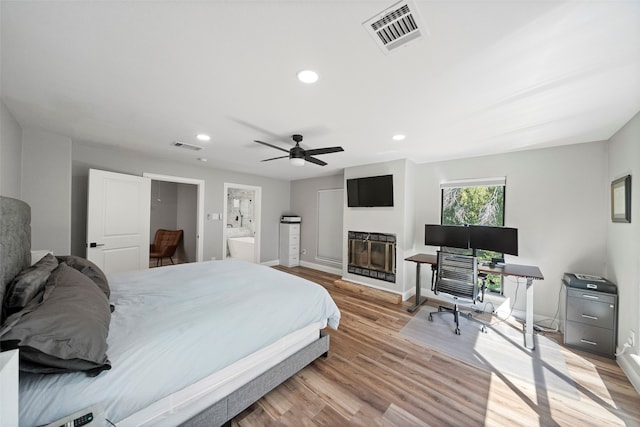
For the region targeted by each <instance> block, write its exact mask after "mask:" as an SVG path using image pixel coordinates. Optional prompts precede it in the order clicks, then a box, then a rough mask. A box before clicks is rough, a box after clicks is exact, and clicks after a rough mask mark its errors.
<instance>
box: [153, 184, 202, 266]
mask: <svg viewBox="0 0 640 427" xmlns="http://www.w3.org/2000/svg"><path fill="white" fill-rule="evenodd" d="M142 176H144V177H145V178H149V179H151V180H154V181H166V182H175V183H178V184H193V185H195V186H196V187H197V192H198V200H197V206H196V215H197V219H196V223H197V230H196V262H202V260H203V256H204V180H203V179H195V178H185V177H180V176H170V175H161V174H156V173H148V172H144V173H143V174H142Z"/></svg>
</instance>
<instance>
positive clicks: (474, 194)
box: [440, 177, 506, 294]
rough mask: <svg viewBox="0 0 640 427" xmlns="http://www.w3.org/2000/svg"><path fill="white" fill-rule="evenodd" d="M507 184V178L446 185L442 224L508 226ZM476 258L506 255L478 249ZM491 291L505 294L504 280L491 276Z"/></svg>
mask: <svg viewBox="0 0 640 427" xmlns="http://www.w3.org/2000/svg"><path fill="white" fill-rule="evenodd" d="M505 183H506V180H505V178H504V177H502V178H489V179H482V180H465V181H449V182H445V183H442V184H441V185H440V190H441V198H442V200H441V204H440V206H441V211H440V222H441V224H443V225H463V224H470V225H492V226H504V199H505ZM476 255H477V256H478V259H479V260H482V261H490V260H491V258H502V257H503V256H504V255H503V254H500V253H496V252H491V251H484V250H478V251H477V254H476ZM487 289H488V290H489V291H491V292H497V293H500V294H501V293H502V277H501V276H494V275H489V280H488V281H487Z"/></svg>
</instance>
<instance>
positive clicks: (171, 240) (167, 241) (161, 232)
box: [149, 228, 183, 267]
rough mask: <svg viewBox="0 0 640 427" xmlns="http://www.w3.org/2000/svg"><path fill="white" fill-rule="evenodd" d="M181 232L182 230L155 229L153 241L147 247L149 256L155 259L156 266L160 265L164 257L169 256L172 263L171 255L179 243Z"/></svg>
mask: <svg viewBox="0 0 640 427" xmlns="http://www.w3.org/2000/svg"><path fill="white" fill-rule="evenodd" d="M182 234H183V231H182V230H165V229H162V228H159V229H158V230H157V231H156V236H155V238H154V240H153V243H152V244H151V246H150V247H149V258H151V259H156V260H157V261H156V267H160V266H161V265H162V260H163V259H164V258H169V259H170V260H171V264H174V262H173V255H174V254H175V252H176V249H177V248H178V245H179V244H180V240H182Z"/></svg>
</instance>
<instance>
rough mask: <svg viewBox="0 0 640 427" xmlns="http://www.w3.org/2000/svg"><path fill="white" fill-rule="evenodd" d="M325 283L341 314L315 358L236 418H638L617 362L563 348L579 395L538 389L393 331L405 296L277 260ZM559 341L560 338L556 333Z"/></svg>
mask: <svg viewBox="0 0 640 427" xmlns="http://www.w3.org/2000/svg"><path fill="white" fill-rule="evenodd" d="M276 268H278V269H280V270H282V271H285V272H288V273H291V274H295V275H298V276H301V277H304V278H306V279H309V280H311V281H314V282H316V283H319V284H321V285H323V286H324V287H325V288H326V289H327V290H328V291H329V292H330V294H331V296H332V297H333V298H334V300H335V301H336V304H337V305H338V307H339V308H340V310H341V312H342V319H341V322H340V327H339V329H338V330H337V331H334V330H329V329H327V330H328V333H329V335H330V336H331V349H330V353H329V356H328V358H326V359H318V360H316V361H315V362H313V363H312V364H311V365H309V366H307V367H306V368H304V369H303V370H301V371H300V372H299V373H298V374H296V375H295V376H293V377H292V378H290V379H289V380H287V381H286V382H284V383H283V384H281V385H280V386H279V387H277V388H276V389H274V390H273V391H271V392H270V393H269V394H267V395H266V396H265V397H263V398H262V399H261V400H259V401H258V402H256V403H255V404H253V405H252V406H251V407H249V408H248V409H247V410H245V411H244V412H243V413H241V414H239V415H238V416H237V417H236V418H235V419H234V420H233V422H232V425H233V426H239V427H247V426H280V425H286V426H314V425H324V426H342V425H360V426H442V425H452V426H482V425H486V426H556V425H557V426H609V425H620V426H623V425H627V426H640V395H638V393H637V392H636V391H635V389H634V388H633V387H632V385H631V384H630V383H629V381H628V380H627V378H626V377H625V375H624V374H623V373H622V370H621V369H620V368H619V367H618V365H617V364H616V363H615V361H613V360H611V359H607V358H603V357H598V356H594V355H590V354H589V353H584V352H580V351H577V350H570V349H567V348H563V349H562V351H563V353H564V356H565V359H566V362H567V365H568V369H569V372H570V373H571V375H572V377H573V379H574V381H575V383H576V388H577V390H578V392H579V399H577V400H576V399H572V398H569V397H566V396H564V395H561V394H554V393H552V392H544V393H540V392H539V391H537V390H536V388H535V387H534V386H533V385H531V384H527V383H524V382H523V381H521V380H519V379H518V378H511V377H509V376H508V375H505V374H502V373H492V372H489V371H483V370H478V368H476V367H473V366H471V365H468V364H466V363H464V362H458V361H455V360H451V359H450V358H448V357H447V356H446V355H444V354H442V353H439V352H436V351H434V350H431V349H429V348H426V347H423V346H420V345H418V344H415V343H413V342H412V341H409V340H407V339H405V338H403V337H402V336H400V334H399V331H400V329H402V327H403V326H404V325H405V324H406V323H407V322H408V321H409V320H410V319H411V317H412V316H413V314H411V313H408V312H407V310H406V309H407V307H409V306H410V305H411V303H410V302H405V303H402V304H393V303H390V302H385V301H384V300H380V299H374V298H372V297H368V296H366V295H362V294H359V293H356V292H353V291H351V290H349V289H344V288H343V287H339V286H334V281H335V280H337V279H339V277H338V276H335V275H332V274H328V273H324V272H321V271H317V270H312V269H309V268H305V267H295V268H285V267H276ZM559 342H562V340H561V339H559Z"/></svg>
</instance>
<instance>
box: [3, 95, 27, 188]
mask: <svg viewBox="0 0 640 427" xmlns="http://www.w3.org/2000/svg"><path fill="white" fill-rule="evenodd" d="M21 167H22V128H21V127H20V125H19V124H18V122H16V120H15V119H14V118H13V116H12V115H11V113H10V112H9V109H8V108H7V107H6V105H4V102H2V100H0V195H3V196H6V197H13V198H14V199H19V198H20V197H21V182H20V181H21V176H22V175H21Z"/></svg>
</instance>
